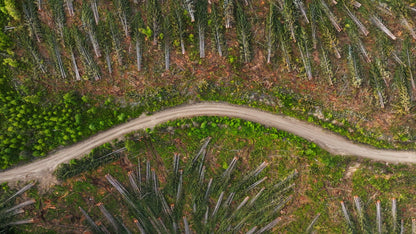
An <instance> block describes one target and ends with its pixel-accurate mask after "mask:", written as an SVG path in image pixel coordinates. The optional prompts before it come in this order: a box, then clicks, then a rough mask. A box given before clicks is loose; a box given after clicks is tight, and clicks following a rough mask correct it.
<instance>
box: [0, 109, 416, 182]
mask: <svg viewBox="0 0 416 234" xmlns="http://www.w3.org/2000/svg"><path fill="white" fill-rule="evenodd" d="M194 116H228V117H235V118H241V119H245V120H249V121H253V122H257V123H260V124H263V125H266V126H269V127H274V128H277V129H281V130H284V131H287V132H290V133H293V134H295V135H298V136H300V137H303V138H305V139H307V140H309V141H312V142H315V143H316V144H317V145H319V146H320V147H322V148H323V149H325V150H327V151H328V152H330V153H332V154H335V155H354V156H358V157H364V158H370V159H374V160H379V161H386V162H392V163H416V152H411V151H394V150H378V149H374V148H372V147H370V146H366V145H361V144H356V143H353V142H351V141H349V140H347V139H345V138H344V137H341V136H338V135H335V134H334V133H331V132H329V131H327V130H324V129H322V128H320V127H317V126H314V125H311V124H309V123H306V122H302V121H299V120H296V119H294V118H290V117H286V116H281V115H276V114H271V113H267V112H264V111H260V110H256V109H253V108H249V107H243V106H235V105H230V104H225V103H199V104H191V105H184V106H179V107H174V108H171V109H167V110H164V111H161V112H157V113H155V114H153V115H150V116H142V117H139V118H136V119H133V120H131V121H129V122H127V123H125V124H121V125H119V126H116V127H114V128H111V129H109V130H107V131H104V132H101V133H98V134H97V135H95V136H92V137H90V138H88V139H86V140H84V141H82V142H80V143H77V144H75V145H72V146H68V147H66V148H64V149H61V150H58V151H56V152H55V153H52V154H50V155H49V156H48V157H46V158H44V159H40V160H37V161H34V162H32V163H29V164H26V165H22V166H19V167H16V168H12V169H10V170H7V171H4V172H1V173H0V183H2V182H7V181H8V182H17V181H30V180H38V181H39V182H40V183H41V184H42V183H43V184H45V183H46V184H52V183H54V182H56V181H55V180H54V177H53V176H52V173H53V171H54V170H55V169H56V167H57V166H58V165H59V164H61V163H67V162H69V160H71V159H73V158H80V157H82V156H83V155H85V154H88V153H89V152H90V151H91V150H92V149H93V148H95V147H97V146H100V145H102V144H104V143H106V142H109V141H112V140H113V139H116V138H120V137H122V136H123V135H125V134H127V133H130V132H132V131H137V130H140V129H146V128H153V127H155V126H156V125H158V124H161V123H165V122H167V121H169V120H175V119H179V118H189V117H194Z"/></svg>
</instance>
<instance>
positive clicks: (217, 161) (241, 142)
mask: <svg viewBox="0 0 416 234" xmlns="http://www.w3.org/2000/svg"><path fill="white" fill-rule="evenodd" d="M207 137H211V141H210V143H209V144H208V146H207V147H206V157H205V160H206V163H205V164H206V168H207V171H206V173H205V178H210V176H209V175H210V173H212V174H211V175H212V176H214V175H215V174H217V173H219V174H217V175H222V173H223V172H224V170H226V169H227V168H229V167H230V166H232V165H233V163H231V162H233V159H234V158H237V161H236V162H235V165H234V171H235V174H236V175H245V174H246V173H248V172H249V171H251V170H254V169H255V168H257V166H258V165H259V164H260V163H261V162H263V161H265V162H266V163H267V164H268V165H269V166H268V167H267V168H265V169H264V171H263V172H262V175H263V176H267V178H268V180H271V181H278V180H281V179H283V178H285V177H287V176H290V175H291V174H292V173H293V172H294V171H295V170H296V171H297V179H295V180H293V183H291V184H293V185H292V186H293V187H292V188H291V189H293V193H291V196H290V197H291V198H290V201H288V203H287V204H286V206H285V208H283V209H282V211H281V212H280V217H281V220H280V222H279V225H278V226H277V227H276V228H277V229H276V230H277V231H279V230H280V231H288V232H303V231H305V230H306V229H307V228H308V226H309V224H311V223H312V221H313V220H314V218H315V217H316V216H317V214H318V213H319V214H320V216H319V218H318V219H317V221H316V223H315V224H314V225H313V227H314V229H315V230H317V231H318V232H323V233H334V232H341V231H346V230H347V229H348V224H347V223H346V222H345V218H344V215H343V212H342V206H341V203H340V202H341V201H343V202H344V204H345V206H346V207H347V209H348V212H349V214H350V216H351V220H352V221H357V222H358V220H356V218H355V217H356V216H355V212H356V211H355V209H352V207H353V206H354V204H355V203H354V196H355V195H357V196H359V197H360V198H361V200H360V202H361V203H360V204H361V205H362V207H363V210H364V209H366V212H368V216H366V217H367V219H368V222H369V223H368V225H369V226H370V227H376V225H375V221H376V219H375V217H373V216H374V214H376V212H375V209H376V203H377V200H380V201H381V207H382V208H383V209H382V210H381V211H382V217H383V222H390V221H388V220H391V219H390V218H389V217H390V213H391V205H390V204H391V199H392V198H395V199H396V201H397V210H398V214H397V217H398V218H400V219H403V220H404V221H403V223H404V227H405V228H406V230H411V224H412V219H411V218H414V217H415V215H416V213H415V210H414V206H413V204H414V202H415V201H416V197H415V194H416V192H415V191H413V189H412V188H411V187H409V186H408V184H413V183H415V181H414V178H415V177H414V175H415V173H416V171H415V167H414V166H411V165H391V164H385V163H374V162H372V161H369V160H363V159H357V158H351V157H340V156H333V155H330V154H328V153H327V152H325V151H323V150H322V149H320V148H319V147H317V146H316V145H315V144H313V143H310V142H307V141H305V140H303V139H302V138H299V137H297V136H294V135H292V134H288V133H286V132H282V131H279V130H276V129H273V128H266V127H264V126H262V125H259V124H256V123H252V122H247V121H243V120H239V119H231V118H217V117H196V118H192V119H184V120H178V121H173V122H170V123H167V124H164V125H161V126H159V127H157V128H155V129H154V130H150V129H149V130H147V131H140V132H138V133H135V134H130V135H128V136H126V137H125V139H124V146H125V148H126V150H124V151H123V152H121V153H120V154H121V155H120V157H119V159H117V160H115V161H113V162H111V163H106V162H105V160H106V159H105V158H106V155H108V152H110V151H113V152H116V151H117V150H118V149H119V148H120V147H121V145H119V144H121V143H120V142H114V143H113V144H110V145H107V146H105V148H106V149H108V150H106V151H105V152H102V154H101V156H102V160H103V161H102V162H103V163H102V165H101V166H98V167H97V169H93V170H90V169H91V167H90V165H97V164H96V163H97V162H95V163H93V164H90V163H88V162H87V163H82V164H81V163H79V164H76V165H77V166H78V167H79V168H87V170H86V171H85V172H82V173H80V172H79V171H78V172H74V170H73V168H75V167H73V168H72V169H70V170H68V171H72V172H74V173H73V174H72V176H71V177H70V176H68V177H67V178H66V179H64V180H62V184H60V185H56V186H54V187H52V188H51V189H49V190H48V191H45V193H44V194H43V195H40V196H39V195H34V194H32V196H34V198H36V200H41V201H42V204H40V206H39V209H38V210H35V211H34V213H32V216H33V217H34V218H35V220H36V222H35V224H34V225H32V226H26V227H27V228H30V230H33V229H34V228H35V230H36V228H41V229H40V230H44V228H46V229H53V230H55V231H57V232H60V231H62V230H74V231H83V230H86V229H89V226H88V223H87V221H86V219H85V217H84V215H83V214H82V212H81V211H80V210H79V208H78V207H79V206H80V207H82V208H83V209H84V210H85V211H86V212H88V214H89V216H90V217H92V218H93V219H94V220H101V221H100V222H101V223H102V225H104V226H106V227H108V228H110V229H111V226H107V225H111V224H110V223H107V221H105V219H104V220H103V219H101V218H100V217H103V216H102V215H103V214H102V213H101V211H100V209H99V207H97V206H96V205H97V204H102V205H104V206H105V208H106V209H107V211H108V212H110V213H111V214H112V216H114V217H116V218H117V219H118V220H127V221H126V222H127V223H126V225H128V227H129V228H130V229H131V230H137V229H136V226H135V224H134V220H132V219H131V218H130V217H131V216H130V215H129V214H128V212H129V208H128V207H129V205H128V203H125V202H124V201H123V200H124V199H123V198H122V196H120V194H119V192H118V191H117V190H116V189H115V188H114V187H113V186H112V185H111V184H110V183H109V182H108V181H107V179H106V175H107V174H110V175H111V176H112V177H113V178H116V179H117V181H119V182H120V184H122V185H123V186H124V187H126V189H127V191H129V192H130V193H132V194H133V193H134V191H133V190H131V189H132V188H130V187H131V186H130V183H131V182H130V179H129V175H130V176H133V175H137V174H135V173H138V170H139V169H138V162H140V163H141V164H140V168H141V169H140V171H141V173H145V171H146V170H147V169H146V167H147V164H146V162H147V161H149V163H150V167H151V168H153V169H154V170H150V171H151V172H152V171H154V172H155V173H157V175H158V176H159V178H160V180H159V182H160V184H159V186H160V187H161V188H164V186H165V185H166V182H167V181H168V180H169V179H168V178H169V176H171V173H172V168H173V167H174V163H173V157H174V155H175V154H177V155H179V156H180V158H181V160H183V161H184V163H185V164H181V165H186V162H189V160H192V158H193V157H194V156H195V155H197V154H198V152H199V151H200V148H201V146H202V145H204V142H205V140H206V139H207ZM101 148H102V147H101ZM110 148H112V150H110ZM94 152H95V153H97V152H99V151H98V150H95V151H94ZM96 158H99V157H98V154H97V156H96ZM83 162H85V161H83ZM185 168H186V167H185ZM208 168H211V169H210V170H208ZM129 171H132V173H130V174H127V175H126V173H127V172H129ZM79 173H80V174H79ZM214 177H215V176H214ZM144 178H145V174H144V175H143V174H142V179H144ZM233 178H234V177H233ZM236 178H238V176H237V177H236ZM136 182H137V181H136ZM144 183H145V182H144ZM265 185H266V184H263V186H265ZM259 186H261V185H259ZM259 188H261V187H259ZM169 194H170V193H169ZM174 194H175V193H174ZM217 195H219V194H217ZM217 198H218V197H217ZM215 201H217V200H216V199H214V203H215ZM169 204H170V203H169ZM366 207H368V208H366ZM40 217H42V218H40ZM299 220H303V221H304V222H299ZM100 222H98V223H97V224H99V223H100ZM400 222H401V221H400V220H398V224H400ZM182 224H183V219H182ZM356 224H357V225H358V223H356ZM130 225H132V226H130ZM386 225H390V224H389V223H387V224H386ZM357 227H358V226H357ZM387 227H388V226H386V228H387Z"/></svg>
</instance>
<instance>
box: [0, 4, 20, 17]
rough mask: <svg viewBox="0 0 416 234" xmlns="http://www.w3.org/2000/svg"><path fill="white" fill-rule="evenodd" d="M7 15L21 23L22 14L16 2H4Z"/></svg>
mask: <svg viewBox="0 0 416 234" xmlns="http://www.w3.org/2000/svg"><path fill="white" fill-rule="evenodd" d="M4 9H5V10H6V12H4V11H3V10H2V11H3V12H4V13H5V14H9V15H10V16H11V17H12V18H13V19H14V20H16V21H20V12H19V9H18V8H17V6H16V2H15V1H14V0H4Z"/></svg>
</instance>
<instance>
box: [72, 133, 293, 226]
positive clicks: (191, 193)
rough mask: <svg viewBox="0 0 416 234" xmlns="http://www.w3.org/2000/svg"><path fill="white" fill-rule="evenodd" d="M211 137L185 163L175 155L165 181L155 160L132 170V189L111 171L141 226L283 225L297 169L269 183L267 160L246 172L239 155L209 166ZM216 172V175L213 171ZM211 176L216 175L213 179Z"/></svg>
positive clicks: (115, 220) (114, 223)
mask: <svg viewBox="0 0 416 234" xmlns="http://www.w3.org/2000/svg"><path fill="white" fill-rule="evenodd" d="M209 139H210V138H209ZM209 139H208V140H206V141H205V143H204V144H203V146H202V147H201V149H200V150H199V152H198V153H197V154H196V155H195V156H194V157H193V158H192V159H191V160H188V161H187V162H186V163H185V164H184V165H183V166H181V164H182V162H181V161H180V159H179V156H178V155H175V157H174V161H173V164H172V169H171V170H169V172H168V174H169V175H168V177H167V178H166V181H164V182H161V181H160V177H159V176H158V175H159V174H161V173H163V172H160V171H158V172H157V174H156V171H155V170H154V169H151V166H150V162H149V161H147V162H146V164H145V165H143V166H142V165H139V170H138V174H135V173H133V172H130V173H129V174H128V177H129V181H130V185H131V189H126V187H124V186H123V185H122V184H121V183H120V182H118V181H117V180H116V179H115V178H114V177H112V176H111V175H108V174H107V175H106V178H107V180H108V181H109V182H110V183H111V184H112V185H113V186H114V188H115V189H116V190H117V191H119V193H120V194H121V197H122V198H123V200H124V202H125V203H126V204H127V206H128V207H129V209H128V210H129V213H130V217H132V218H133V220H134V223H135V225H136V228H137V229H138V230H139V231H141V232H143V231H144V232H148V233H154V232H157V231H161V230H163V231H164V232H170V233H174V232H178V231H179V232H187V233H188V232H189V231H191V230H192V232H196V233H202V232H229V231H234V232H241V231H248V230H259V231H260V232H262V231H263V232H264V231H269V230H271V229H272V228H273V227H274V226H276V225H277V223H278V222H279V221H280V218H277V219H276V217H277V216H278V215H279V211H280V210H281V209H283V207H284V206H285V204H286V203H287V202H288V201H289V200H290V199H289V197H288V195H289V194H290V192H291V186H290V184H291V183H292V181H293V180H294V179H295V178H296V176H297V172H296V171H295V172H294V173H292V174H290V175H289V176H288V177H287V178H284V179H282V180H280V181H274V182H269V183H268V184H267V185H266V184H265V183H266V182H265V180H266V179H267V177H264V174H263V172H262V171H263V170H264V169H265V167H266V166H267V163H265V162H264V163H262V164H261V165H260V166H258V167H257V168H256V169H255V170H252V171H250V172H248V173H245V175H242V176H238V175H235V173H234V171H235V168H236V163H237V160H238V158H237V157H235V158H234V159H233V160H232V161H231V162H230V163H229V165H228V167H227V168H226V169H224V170H218V169H209V168H208V166H209V165H206V164H205V156H206V151H207V145H208V142H209ZM139 163H140V162H139ZM140 168H145V169H144V170H141V169H140ZM211 171H214V173H215V174H213V175H210V172H211ZM208 176H212V177H211V179H208ZM260 184H261V185H262V188H260ZM169 204H170V207H169ZM98 206H99V208H100V210H101V212H102V213H103V215H104V216H105V217H106V219H107V220H108V221H109V223H110V224H111V227H110V228H111V230H113V231H116V232H119V231H121V230H125V231H127V226H126V225H124V224H122V223H121V222H120V221H119V220H120V219H118V218H115V217H113V215H112V214H111V213H110V212H109V211H108V210H107V209H105V207H104V206H103V204H101V203H100V204H98ZM80 209H81V212H82V213H83V214H84V216H85V217H86V218H87V221H88V223H89V225H90V226H91V228H92V231H94V232H101V231H102V230H103V229H102V227H100V226H98V225H97V224H96V223H95V222H94V221H93V220H92V219H91V217H90V216H89V215H88V214H87V213H86V212H85V211H84V210H83V209H82V208H80Z"/></svg>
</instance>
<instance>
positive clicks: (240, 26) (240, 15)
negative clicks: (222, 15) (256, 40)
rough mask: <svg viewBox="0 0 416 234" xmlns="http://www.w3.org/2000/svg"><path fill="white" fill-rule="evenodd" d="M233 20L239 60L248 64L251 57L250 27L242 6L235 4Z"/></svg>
mask: <svg viewBox="0 0 416 234" xmlns="http://www.w3.org/2000/svg"><path fill="white" fill-rule="evenodd" d="M235 19H236V29H237V38H238V43H239V47H240V59H241V60H242V61H243V62H245V63H248V62H250V61H251V59H252V56H253V51H252V50H253V49H252V33H251V25H250V21H249V19H248V18H247V16H246V13H245V12H244V8H243V6H242V5H241V4H240V3H238V2H237V4H236V11H235Z"/></svg>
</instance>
